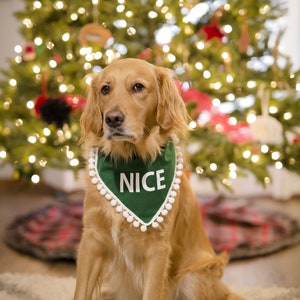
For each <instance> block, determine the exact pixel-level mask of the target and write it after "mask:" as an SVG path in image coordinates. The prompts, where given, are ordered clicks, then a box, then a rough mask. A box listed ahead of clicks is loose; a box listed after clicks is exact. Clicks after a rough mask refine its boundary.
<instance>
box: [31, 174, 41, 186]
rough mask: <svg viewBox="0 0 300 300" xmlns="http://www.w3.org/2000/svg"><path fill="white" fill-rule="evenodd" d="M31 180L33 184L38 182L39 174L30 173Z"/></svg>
mask: <svg viewBox="0 0 300 300" xmlns="http://www.w3.org/2000/svg"><path fill="white" fill-rule="evenodd" d="M31 181H32V183H34V184H37V183H39V182H40V176H39V175H37V174H34V175H32V176H31Z"/></svg>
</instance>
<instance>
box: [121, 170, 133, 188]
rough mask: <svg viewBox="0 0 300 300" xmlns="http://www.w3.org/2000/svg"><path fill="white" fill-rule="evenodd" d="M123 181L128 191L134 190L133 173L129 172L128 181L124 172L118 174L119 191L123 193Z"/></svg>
mask: <svg viewBox="0 0 300 300" xmlns="http://www.w3.org/2000/svg"><path fill="white" fill-rule="evenodd" d="M124 183H125V185H126V186H127V189H128V191H129V192H130V193H133V190H134V173H130V182H129V181H128V179H127V177H126V175H125V173H121V174H120V192H121V193H124Z"/></svg>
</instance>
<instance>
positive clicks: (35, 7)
mask: <svg viewBox="0 0 300 300" xmlns="http://www.w3.org/2000/svg"><path fill="white" fill-rule="evenodd" d="M41 7H42V3H41V2H40V1H34V2H33V9H40V8H41Z"/></svg>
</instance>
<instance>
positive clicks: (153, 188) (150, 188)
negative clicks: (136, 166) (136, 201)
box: [142, 171, 155, 192]
mask: <svg viewBox="0 0 300 300" xmlns="http://www.w3.org/2000/svg"><path fill="white" fill-rule="evenodd" d="M153 175H154V172H153V171H151V172H147V173H146V174H145V175H144V176H143V177H142V186H143V188H144V190H145V191H147V192H153V191H155V187H149V186H148V185H147V178H148V177H149V176H153Z"/></svg>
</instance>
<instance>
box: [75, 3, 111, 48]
mask: <svg viewBox="0 0 300 300" xmlns="http://www.w3.org/2000/svg"><path fill="white" fill-rule="evenodd" d="M98 4H99V2H98V1H92V5H93V11H92V13H93V23H89V24H86V25H85V26H83V27H82V28H81V30H80V31H79V35H78V39H79V42H80V44H81V45H83V46H85V45H87V44H89V43H90V44H95V45H98V46H100V47H105V46H106V44H107V41H108V40H109V39H110V38H111V37H112V34H111V32H110V31H109V30H108V29H107V28H105V27H103V26H101V25H99V24H98V17H99V7H98Z"/></svg>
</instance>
